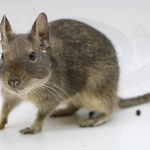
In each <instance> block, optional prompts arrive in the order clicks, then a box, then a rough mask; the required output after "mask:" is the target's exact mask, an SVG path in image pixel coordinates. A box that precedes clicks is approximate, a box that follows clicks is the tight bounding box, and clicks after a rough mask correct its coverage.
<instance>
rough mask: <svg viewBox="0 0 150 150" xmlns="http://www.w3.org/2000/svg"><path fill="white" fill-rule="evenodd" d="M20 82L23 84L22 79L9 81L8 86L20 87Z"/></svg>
mask: <svg viewBox="0 0 150 150" xmlns="http://www.w3.org/2000/svg"><path fill="white" fill-rule="evenodd" d="M20 82H21V81H20V79H9V80H8V84H9V85H10V86H11V87H13V88H16V87H18V86H19V84H20Z"/></svg>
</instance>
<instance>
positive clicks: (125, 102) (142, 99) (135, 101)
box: [119, 94, 150, 108]
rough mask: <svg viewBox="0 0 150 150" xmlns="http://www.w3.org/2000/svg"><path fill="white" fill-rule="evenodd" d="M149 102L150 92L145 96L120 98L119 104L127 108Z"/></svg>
mask: <svg viewBox="0 0 150 150" xmlns="http://www.w3.org/2000/svg"><path fill="white" fill-rule="evenodd" d="M147 102H150V94H145V95H143V96H139V97H134V98H129V99H122V98H120V101H119V106H120V108H127V107H132V106H136V105H140V104H144V103H147Z"/></svg>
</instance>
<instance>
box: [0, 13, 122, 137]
mask: <svg viewBox="0 0 150 150" xmlns="http://www.w3.org/2000/svg"><path fill="white" fill-rule="evenodd" d="M1 35H2V42H1V43H2V47H3V56H4V58H3V59H1V60H0V61H1V62H0V79H1V84H2V95H3V98H4V104H3V108H2V114H1V120H0V128H1V129H2V128H4V126H5V124H6V123H7V117H8V114H9V112H10V111H11V110H12V109H13V108H14V107H15V106H17V105H18V104H19V103H20V102H21V101H22V100H30V101H31V102H33V103H34V104H35V105H36V107H37V108H38V113H37V118H36V120H35V121H34V123H33V125H32V126H31V127H29V128H25V129H23V130H21V133H24V134H34V133H37V132H40V131H41V129H42V124H43V121H44V120H45V118H46V117H47V116H49V115H52V116H61V115H67V114H68V115H69V114H72V113H73V112H75V111H77V110H78V109H79V108H82V107H85V108H87V109H89V110H90V111H97V112H100V113H101V115H100V116H98V117H97V118H95V119H88V120H82V121H80V122H79V123H78V124H79V126H81V127H89V126H97V125H100V124H103V123H104V122H105V121H107V120H108V119H109V118H110V117H111V116H112V114H113V113H114V112H115V111H116V110H117V108H118V102H119V98H118V96H117V89H118V79H119V67H118V61H117V57H116V52H115V49H114V47H113V45H112V44H111V42H110V40H109V39H108V38H107V37H106V36H105V35H104V34H102V33H100V32H99V31H97V30H96V29H94V28H92V27H90V26H89V25H86V24H84V23H81V22H79V21H75V20H69V19H62V20H57V21H54V22H50V23H48V22H47V17H46V15H45V14H44V13H41V14H40V15H39V16H38V18H37V19H36V21H35V22H34V24H33V26H32V28H31V31H30V32H29V33H27V34H14V33H13V31H12V29H11V26H10V24H9V22H8V20H7V18H6V17H5V16H4V17H3V20H2V23H1ZM31 52H35V55H36V59H35V60H34V61H31V60H29V55H30V53H31ZM10 79H11V84H10V82H8V81H9V80H10ZM17 81H19V82H17ZM12 85H14V86H12ZM62 103H66V104H67V107H66V109H62V110H55V109H56V107H57V106H58V105H59V104H62Z"/></svg>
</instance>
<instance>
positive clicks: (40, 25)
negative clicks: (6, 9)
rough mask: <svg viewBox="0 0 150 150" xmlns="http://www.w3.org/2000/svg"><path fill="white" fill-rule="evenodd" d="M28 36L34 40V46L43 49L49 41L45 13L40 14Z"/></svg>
mask: <svg viewBox="0 0 150 150" xmlns="http://www.w3.org/2000/svg"><path fill="white" fill-rule="evenodd" d="M30 36H31V38H32V39H34V40H35V42H36V44H38V45H39V46H40V47H42V48H43V49H45V48H46V47H47V46H48V45H47V44H48V41H49V26H48V21H47V16H46V14H45V13H41V14H40V15H39V16H38V17H37V19H36V20H35V22H34V24H33V26H32V29H31V33H30Z"/></svg>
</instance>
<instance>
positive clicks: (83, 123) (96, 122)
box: [78, 114, 110, 127]
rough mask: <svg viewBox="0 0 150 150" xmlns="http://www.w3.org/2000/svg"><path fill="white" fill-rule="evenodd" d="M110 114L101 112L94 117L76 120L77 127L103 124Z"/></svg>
mask: <svg viewBox="0 0 150 150" xmlns="http://www.w3.org/2000/svg"><path fill="white" fill-rule="evenodd" d="M109 117H110V115H106V114H101V115H99V116H98V117H96V118H92V119H87V120H80V121H79V122H78V126H79V127H95V126H99V125H102V124H104V123H105V122H107V120H108V119H109Z"/></svg>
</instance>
